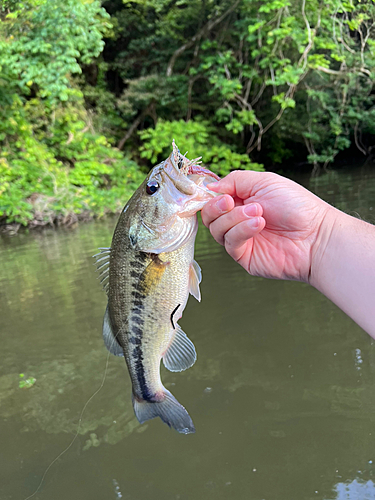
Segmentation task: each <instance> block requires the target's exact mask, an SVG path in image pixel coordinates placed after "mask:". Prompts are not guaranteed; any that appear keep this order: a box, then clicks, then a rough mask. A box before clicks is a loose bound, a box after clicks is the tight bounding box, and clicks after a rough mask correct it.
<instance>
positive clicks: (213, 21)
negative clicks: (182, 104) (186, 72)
mask: <svg viewBox="0 0 375 500" xmlns="http://www.w3.org/2000/svg"><path fill="white" fill-rule="evenodd" d="M240 1H241V0H236V1H235V2H234V4H233V5H232V6H231V7H229V9H228V10H226V11H225V12H224V13H223V14H222V15H221V16H219V17H217V18H215V19H210V20H209V21H208V22H207V23H206V24H205V25H204V26H203V28H201V29H200V30H199V31H198V33H196V34H195V35H194V36H193V37H192V38H191V39H190V40H189V41H188V42H186V43H184V45H181V47H179V48H178V49H177V50H175V51H174V53H173V55H172V57H171V58H170V60H169V63H168V67H167V73H166V74H167V76H171V75H172V72H173V67H174V65H175V62H176V60H177V58H178V57H179V56H180V55H181V54H182V53H183V52H185V50H186V49H189V48H190V47H192V46H193V45H194V43H195V42H196V41H197V40H199V39H200V38H201V37H202V36H203V35H204V34H206V33H208V32H209V31H211V30H212V29H213V28H214V27H215V26H216V25H217V24H219V23H221V21H222V20H223V19H225V18H226V17H227V16H228V15H229V14H230V13H231V12H233V11H234V9H235V8H236V7H237V6H238V4H239V3H240Z"/></svg>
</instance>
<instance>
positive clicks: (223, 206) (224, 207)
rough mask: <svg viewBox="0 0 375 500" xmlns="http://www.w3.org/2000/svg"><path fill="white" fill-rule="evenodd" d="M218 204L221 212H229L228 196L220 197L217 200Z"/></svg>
mask: <svg viewBox="0 0 375 500" xmlns="http://www.w3.org/2000/svg"><path fill="white" fill-rule="evenodd" d="M216 206H217V208H218V209H219V210H221V212H227V211H228V202H227V199H226V198H220V200H218V201H217V203H216Z"/></svg>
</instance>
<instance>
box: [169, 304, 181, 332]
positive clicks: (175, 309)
mask: <svg viewBox="0 0 375 500" xmlns="http://www.w3.org/2000/svg"><path fill="white" fill-rule="evenodd" d="M180 305H181V304H178V306H176V307H175V308H174V309H173V311H172V314H171V323H172V326H173V330H175V329H176V327H175V326H174V323H173V316H174V313H175V312H176V311H177V309H178V308H179V307H180Z"/></svg>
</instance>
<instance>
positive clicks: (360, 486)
mask: <svg viewBox="0 0 375 500" xmlns="http://www.w3.org/2000/svg"><path fill="white" fill-rule="evenodd" d="M335 491H336V493H337V496H335V500H357V499H361V500H374V498H375V484H374V483H373V482H372V481H367V482H359V481H357V480H356V479H354V481H352V482H350V483H338V484H337V485H336V486H335Z"/></svg>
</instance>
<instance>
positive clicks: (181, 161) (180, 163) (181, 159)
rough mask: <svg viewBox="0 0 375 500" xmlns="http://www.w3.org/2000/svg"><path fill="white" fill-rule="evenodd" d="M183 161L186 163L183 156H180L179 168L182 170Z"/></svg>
mask: <svg viewBox="0 0 375 500" xmlns="http://www.w3.org/2000/svg"><path fill="white" fill-rule="evenodd" d="M183 163H184V160H183V158H181V157H180V159H179V160H178V168H179V169H180V170H181V168H182V165H183Z"/></svg>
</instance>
